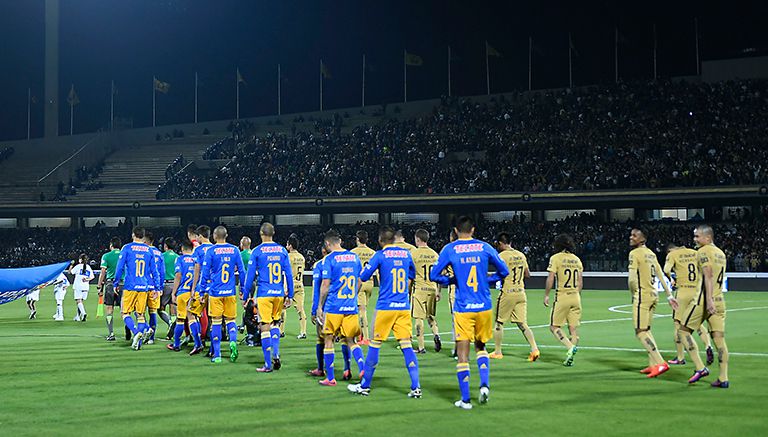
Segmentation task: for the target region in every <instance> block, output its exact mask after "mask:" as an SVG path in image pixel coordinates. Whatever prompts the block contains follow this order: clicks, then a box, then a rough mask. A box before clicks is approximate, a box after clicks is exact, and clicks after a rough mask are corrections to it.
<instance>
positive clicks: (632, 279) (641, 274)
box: [629, 246, 667, 296]
mask: <svg viewBox="0 0 768 437" xmlns="http://www.w3.org/2000/svg"><path fill="white" fill-rule="evenodd" d="M661 271H662V270H661V266H660V265H659V260H658V259H657V258H656V254H655V253H653V251H652V250H651V249H648V248H647V247H645V246H640V247H636V248H634V249H632V250H631V251H630V252H629V291H631V292H632V293H640V294H643V295H646V296H648V295H653V296H655V295H656V279H657V278H658V276H659V272H661ZM661 283H662V284H663V286H664V288H665V289H666V288H667V285H666V284H667V283H666V281H661Z"/></svg>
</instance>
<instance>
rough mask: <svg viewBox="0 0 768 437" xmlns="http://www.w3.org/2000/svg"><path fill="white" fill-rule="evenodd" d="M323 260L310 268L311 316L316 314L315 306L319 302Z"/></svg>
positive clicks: (313, 316)
mask: <svg viewBox="0 0 768 437" xmlns="http://www.w3.org/2000/svg"><path fill="white" fill-rule="evenodd" d="M322 272H323V260H320V261H319V262H317V263H316V264H315V266H314V267H313V268H312V308H311V309H310V312H309V314H310V315H311V316H312V318H313V322H314V321H315V320H314V318H315V317H316V316H317V307H318V305H319V304H320V285H321V282H322V280H323V273H322Z"/></svg>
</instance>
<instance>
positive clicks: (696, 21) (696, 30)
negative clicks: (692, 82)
mask: <svg viewBox="0 0 768 437" xmlns="http://www.w3.org/2000/svg"><path fill="white" fill-rule="evenodd" d="M693 29H694V33H695V40H696V75H697V76H698V75H701V62H699V19H698V18H694V19H693Z"/></svg>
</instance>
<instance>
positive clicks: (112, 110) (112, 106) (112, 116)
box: [109, 80, 115, 131]
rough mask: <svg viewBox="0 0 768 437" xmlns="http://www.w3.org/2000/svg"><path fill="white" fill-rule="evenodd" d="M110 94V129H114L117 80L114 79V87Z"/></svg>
mask: <svg viewBox="0 0 768 437" xmlns="http://www.w3.org/2000/svg"><path fill="white" fill-rule="evenodd" d="M110 91H111V93H110V95H109V130H110V131H111V130H112V129H114V127H113V126H114V125H115V81H114V80H113V81H112V89H111V90H110Z"/></svg>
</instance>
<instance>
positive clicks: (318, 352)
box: [315, 343, 325, 370]
mask: <svg viewBox="0 0 768 437" xmlns="http://www.w3.org/2000/svg"><path fill="white" fill-rule="evenodd" d="M323 348H324V345H323V343H318V344H316V345H315V355H316V356H317V368H318V369H320V370H322V369H323V365H324V363H325V360H324V359H323V358H324V357H323Z"/></svg>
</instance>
